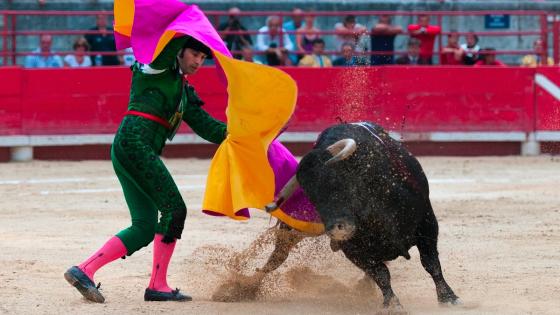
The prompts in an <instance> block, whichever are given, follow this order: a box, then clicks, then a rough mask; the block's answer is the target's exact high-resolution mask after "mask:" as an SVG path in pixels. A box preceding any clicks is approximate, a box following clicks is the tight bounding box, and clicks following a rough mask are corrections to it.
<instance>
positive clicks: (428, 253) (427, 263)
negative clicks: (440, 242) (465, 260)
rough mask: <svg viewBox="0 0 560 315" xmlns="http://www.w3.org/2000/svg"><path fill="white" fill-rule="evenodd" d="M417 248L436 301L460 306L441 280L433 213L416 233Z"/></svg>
mask: <svg viewBox="0 0 560 315" xmlns="http://www.w3.org/2000/svg"><path fill="white" fill-rule="evenodd" d="M417 237H418V240H417V245H416V246H417V247H418V251H419V252H420V260H421V261H422V266H424V269H426V271H427V272H428V273H429V274H430V275H431V276H432V279H434V283H435V285H436V292H437V297H438V301H439V302H440V303H446V304H460V300H459V297H457V295H455V293H454V292H453V290H452V289H451V287H450V286H449V285H448V284H447V282H446V281H445V279H444V278H443V273H442V271H441V264H440V262H439V253H438V250H437V238H438V223H437V220H436V217H435V215H434V214H433V211H432V210H431V209H430V215H428V216H427V218H426V220H425V221H424V222H423V223H422V225H421V226H420V229H419V231H418V235H417Z"/></svg>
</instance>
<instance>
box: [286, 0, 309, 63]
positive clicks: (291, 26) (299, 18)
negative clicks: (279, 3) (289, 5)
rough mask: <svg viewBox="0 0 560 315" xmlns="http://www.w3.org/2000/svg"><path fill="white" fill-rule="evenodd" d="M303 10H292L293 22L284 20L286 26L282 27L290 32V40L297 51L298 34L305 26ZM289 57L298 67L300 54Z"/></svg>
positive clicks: (292, 54)
mask: <svg viewBox="0 0 560 315" xmlns="http://www.w3.org/2000/svg"><path fill="white" fill-rule="evenodd" d="M303 19H304V17H303V10H302V9H300V8H294V9H293V10H292V19H291V20H289V21H288V20H287V18H284V24H283V25H282V27H283V28H284V30H285V31H286V32H289V34H288V36H289V37H290V40H291V41H292V44H293V45H294V49H297V44H296V37H297V35H296V32H297V30H298V29H300V28H302V27H303V26H304V24H303ZM288 57H289V58H290V61H291V63H292V64H293V65H297V64H298V61H299V58H301V56H300V55H298V54H294V53H291V54H289V55H288Z"/></svg>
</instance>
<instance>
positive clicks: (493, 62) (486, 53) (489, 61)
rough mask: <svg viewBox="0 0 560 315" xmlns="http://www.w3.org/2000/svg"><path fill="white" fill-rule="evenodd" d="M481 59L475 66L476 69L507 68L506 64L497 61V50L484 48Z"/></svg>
mask: <svg viewBox="0 0 560 315" xmlns="http://www.w3.org/2000/svg"><path fill="white" fill-rule="evenodd" d="M480 55H481V59H480V60H479V61H478V62H477V63H475V64H474V66H475V67H484V66H498V67H505V66H506V64H505V63H503V62H501V61H499V60H498V59H496V49H495V48H484V49H482V50H481V51H480Z"/></svg>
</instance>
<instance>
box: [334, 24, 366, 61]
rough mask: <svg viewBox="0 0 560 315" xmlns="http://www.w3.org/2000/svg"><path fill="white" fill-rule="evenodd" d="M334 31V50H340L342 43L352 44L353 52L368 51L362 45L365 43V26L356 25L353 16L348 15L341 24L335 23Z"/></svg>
mask: <svg viewBox="0 0 560 315" xmlns="http://www.w3.org/2000/svg"><path fill="white" fill-rule="evenodd" d="M334 31H335V33H336V49H339V50H340V49H342V44H344V43H351V44H353V45H354V47H355V48H354V50H355V51H360V52H362V51H366V50H367V49H368V46H365V44H364V42H365V41H367V36H365V34H366V33H367V29H366V27H365V26H363V25H361V24H357V23H356V17H355V16H354V15H348V16H346V17H345V18H344V21H343V22H342V23H341V22H339V23H336V24H335V26H334ZM364 38H365V39H364Z"/></svg>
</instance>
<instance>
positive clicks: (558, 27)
mask: <svg viewBox="0 0 560 315" xmlns="http://www.w3.org/2000/svg"><path fill="white" fill-rule="evenodd" d="M552 44H553V45H554V51H553V54H554V55H553V58H554V64H558V63H559V62H560V21H558V19H557V18H556V17H555V18H554V23H553V24H552Z"/></svg>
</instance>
